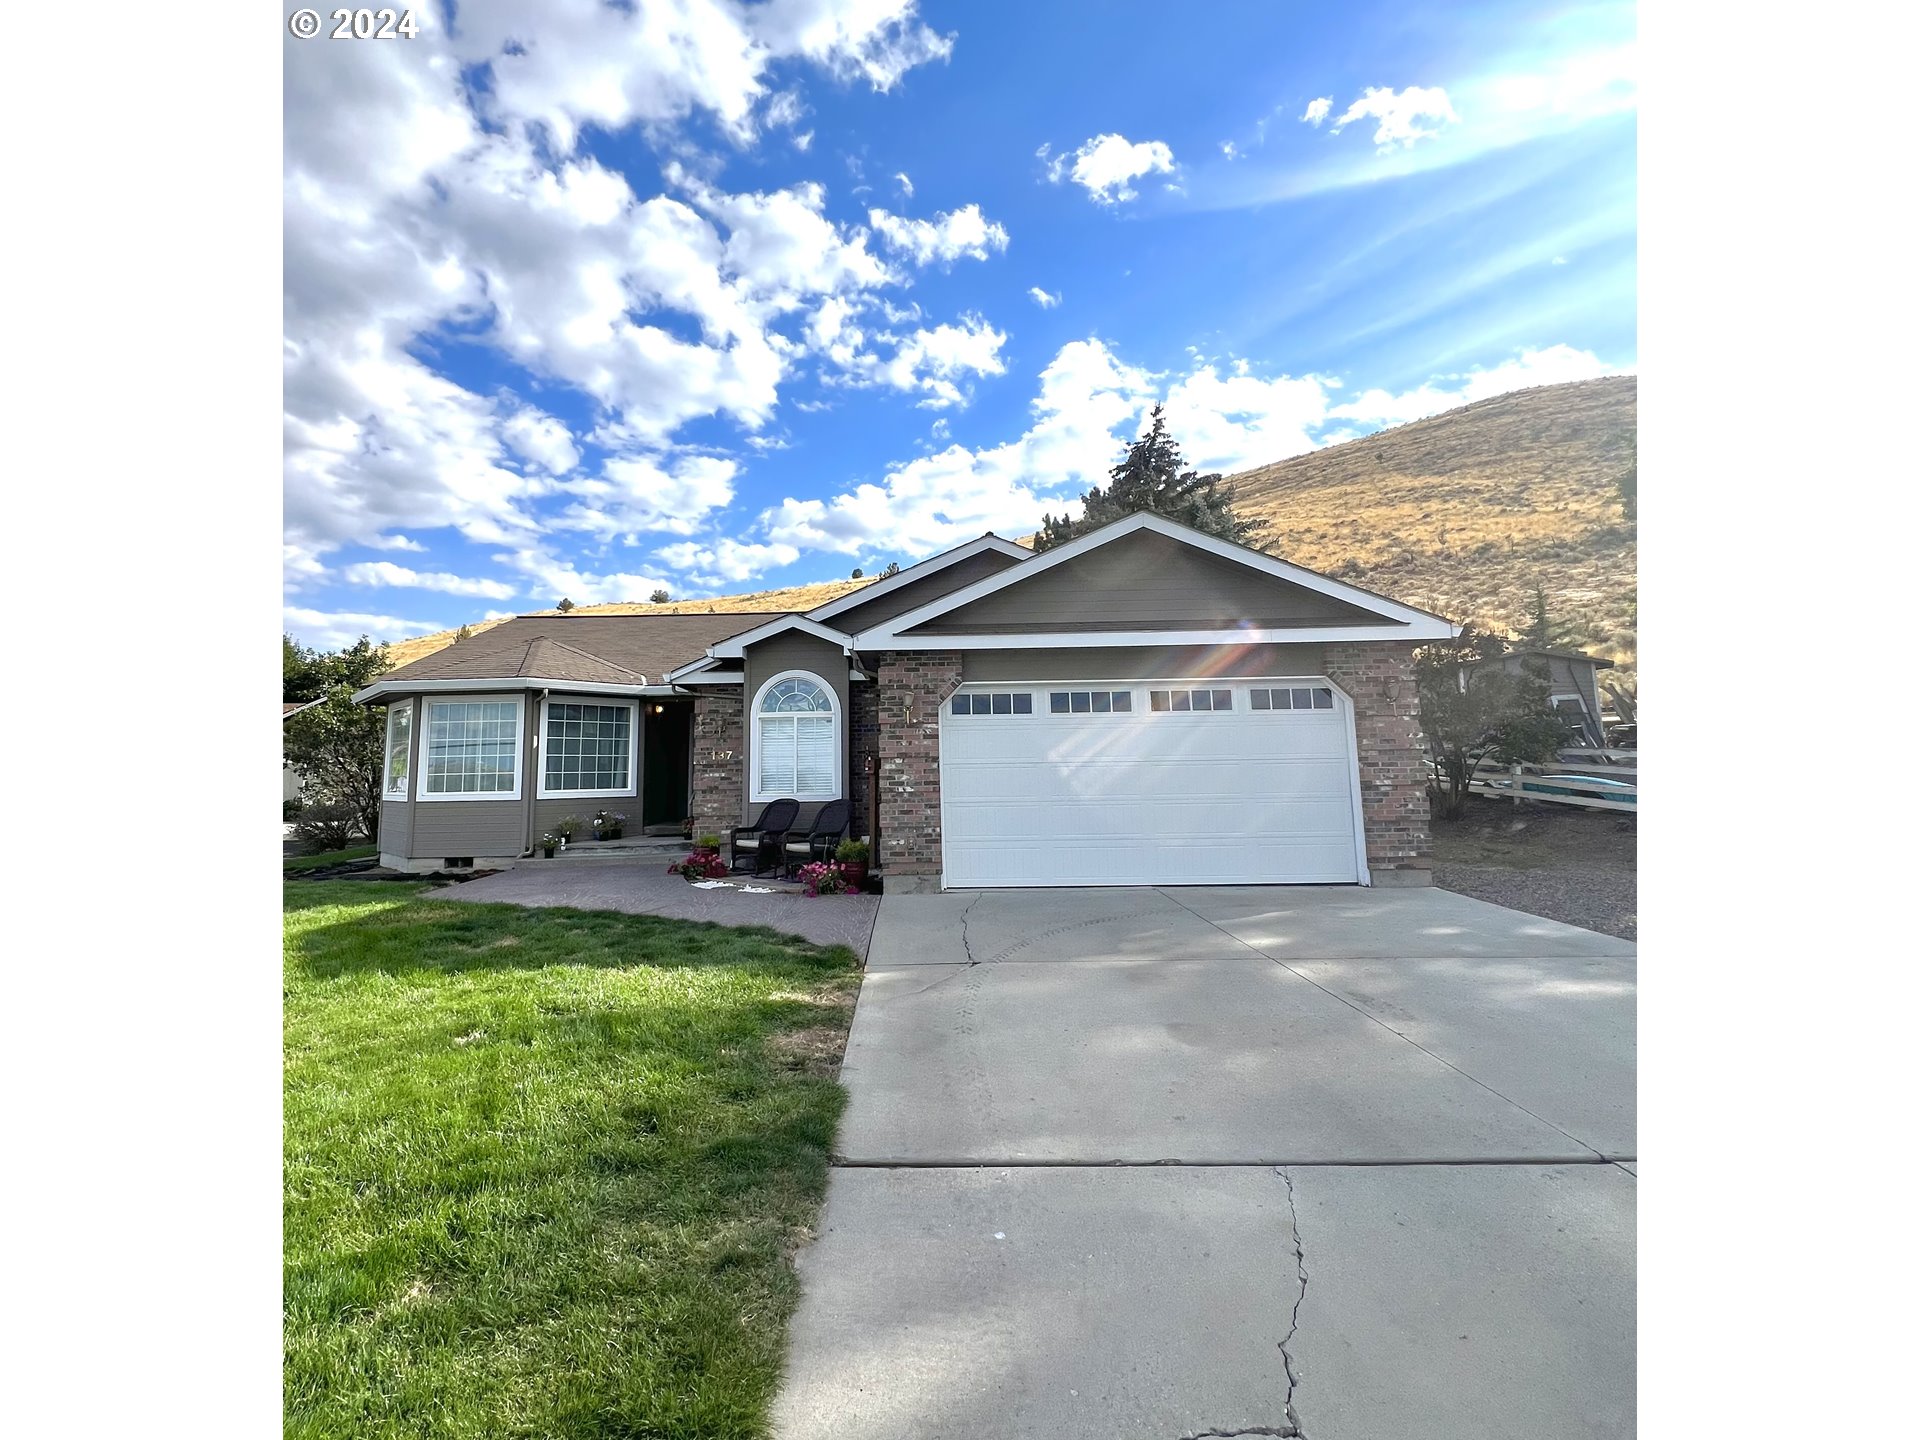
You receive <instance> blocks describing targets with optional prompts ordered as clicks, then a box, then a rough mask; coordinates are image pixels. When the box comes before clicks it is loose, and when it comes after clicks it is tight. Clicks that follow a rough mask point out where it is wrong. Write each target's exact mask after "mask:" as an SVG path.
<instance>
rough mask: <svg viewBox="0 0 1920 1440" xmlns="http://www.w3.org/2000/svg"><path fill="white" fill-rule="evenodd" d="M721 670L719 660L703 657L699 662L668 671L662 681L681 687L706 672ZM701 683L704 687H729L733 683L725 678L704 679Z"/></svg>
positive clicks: (691, 661)
mask: <svg viewBox="0 0 1920 1440" xmlns="http://www.w3.org/2000/svg"><path fill="white" fill-rule="evenodd" d="M719 668H720V662H719V661H718V660H715V659H714V658H713V657H712V656H711V655H702V656H701V657H700V658H699V659H698V660H689V661H688V662H687V663H686V664H684V665H680V666H677V667H675V668H674V669H672V670H669V671H667V673H666V674H664V675H662V676H661V677H660V679H661V682H662V683H663V684H667V685H679V684H683V683H684V682H686V681H688V680H691V679H694V678H695V677H696V676H702V675H704V673H705V672H706V671H709V670H717V669H719ZM700 683H701V684H703V685H727V684H731V683H732V682H731V681H729V680H727V679H725V678H718V679H713V680H707V679H702V680H701V681H700Z"/></svg>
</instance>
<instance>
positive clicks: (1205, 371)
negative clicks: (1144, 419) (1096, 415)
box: [1166, 364, 1329, 473]
mask: <svg viewBox="0 0 1920 1440" xmlns="http://www.w3.org/2000/svg"><path fill="white" fill-rule="evenodd" d="M1328 389H1329V382H1328V381H1327V380H1325V379H1322V378H1321V377H1319V376H1316V375H1304V376H1300V377H1297V378H1296V377H1294V376H1290V375H1282V376H1280V377H1279V378H1278V379H1275V380H1263V379H1259V378H1257V377H1255V376H1253V375H1250V374H1229V375H1224V376H1223V375H1221V374H1219V373H1218V372H1217V370H1216V369H1215V367H1214V366H1213V365H1211V364H1203V365H1201V366H1199V367H1198V368H1197V369H1196V370H1194V371H1193V372H1192V373H1191V374H1189V375H1187V376H1185V377H1183V378H1182V379H1180V380H1177V381H1175V382H1174V384H1173V385H1172V386H1170V387H1169V388H1168V390H1167V395H1166V405H1167V428H1168V429H1169V430H1171V431H1172V432H1173V434H1174V437H1175V438H1176V439H1177V440H1179V442H1180V450H1181V453H1182V454H1183V455H1184V456H1185V457H1186V459H1187V463H1188V464H1189V465H1192V466H1193V467H1195V468H1196V469H1200V470H1219V471H1222V472H1228V473H1230V472H1232V471H1235V470H1246V469H1249V468H1251V467H1253V466H1255V465H1265V464H1267V463H1269V462H1271V461H1273V460H1278V459H1280V458H1281V457H1283V456H1286V455H1298V454H1301V453H1303V452H1304V451H1307V450H1311V449H1313V448H1314V446H1315V444H1316V443H1318V442H1317V441H1316V439H1315V437H1314V432H1315V431H1316V430H1317V429H1318V428H1319V427H1320V426H1322V425H1324V424H1325V423H1326V420H1327V403H1328Z"/></svg>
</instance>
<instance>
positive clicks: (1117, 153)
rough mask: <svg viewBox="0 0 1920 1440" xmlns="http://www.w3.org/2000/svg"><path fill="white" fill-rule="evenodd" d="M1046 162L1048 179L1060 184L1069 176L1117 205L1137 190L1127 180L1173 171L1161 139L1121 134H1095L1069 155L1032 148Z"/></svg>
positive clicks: (1101, 200) (1104, 201) (1099, 199)
mask: <svg viewBox="0 0 1920 1440" xmlns="http://www.w3.org/2000/svg"><path fill="white" fill-rule="evenodd" d="M1035 153H1036V154H1037V155H1038V156H1039V158H1040V159H1041V160H1042V161H1045V162H1046V166H1047V179H1049V180H1051V181H1052V182H1053V183H1054V184H1056V185H1057V184H1059V183H1060V182H1061V181H1062V180H1064V179H1069V178H1070V179H1072V181H1073V182H1074V184H1076V185H1079V186H1080V187H1082V188H1083V189H1084V190H1085V191H1086V192H1087V193H1088V194H1089V195H1091V196H1092V197H1093V198H1094V199H1095V200H1096V201H1097V202H1099V203H1100V204H1102V205H1117V204H1119V203H1120V202H1122V201H1124V200H1132V199H1134V198H1135V197H1136V196H1137V195H1138V194H1139V192H1138V191H1137V190H1135V189H1134V188H1133V186H1132V184H1131V183H1130V182H1132V181H1134V180H1137V179H1139V178H1140V177H1141V176H1142V175H1152V174H1155V173H1164V174H1172V173H1173V151H1172V150H1171V149H1169V148H1168V147H1167V145H1166V144H1165V142H1163V141H1160V140H1143V141H1140V142H1138V143H1136V142H1134V141H1131V140H1129V139H1127V138H1126V137H1125V136H1124V135H1096V136H1095V137H1094V138H1093V139H1091V140H1089V141H1087V143H1086V144H1084V145H1082V146H1081V147H1080V148H1079V149H1078V150H1075V151H1074V152H1073V153H1072V154H1071V155H1058V156H1051V158H1049V157H1050V154H1051V148H1050V147H1049V146H1046V145H1042V146H1041V147H1040V149H1039V150H1038V151H1036V152H1035Z"/></svg>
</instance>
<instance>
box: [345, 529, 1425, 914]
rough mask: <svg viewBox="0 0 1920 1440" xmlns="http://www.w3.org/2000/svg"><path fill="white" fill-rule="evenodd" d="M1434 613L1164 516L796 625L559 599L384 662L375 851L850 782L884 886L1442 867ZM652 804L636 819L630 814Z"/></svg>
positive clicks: (458, 846) (377, 698)
mask: <svg viewBox="0 0 1920 1440" xmlns="http://www.w3.org/2000/svg"><path fill="white" fill-rule="evenodd" d="M1455 633H1457V628H1456V627H1455V626H1453V625H1452V624H1451V623H1450V622H1449V621H1447V620H1445V619H1443V618H1441V617H1440V616H1437V615H1433V614H1430V613H1428V612H1427V611H1424V610H1417V609H1414V608H1413V607H1411V606H1408V605H1402V604H1400V603H1398V602H1396V601H1393V600H1389V599H1386V598H1385V597H1383V596H1379V595H1375V594H1372V593H1370V592H1368V591H1365V590H1361V589H1359V588H1357V587H1355V586H1353V585H1349V584H1345V583H1343V582H1341V581H1338V580H1334V579H1332V578H1330V577H1328V576H1325V575H1321V574H1317V573H1315V572H1314V571H1311V570H1306V569H1303V568H1302V567H1300V566H1298V565H1293V564H1290V563H1288V562H1287V561H1285V560H1280V559H1276V558H1274V557H1273V556H1270V555H1264V554H1262V553H1260V552H1258V551H1255V550H1250V549H1247V548H1245V547H1244V546H1239V545H1234V544H1231V543H1228V542H1226V541H1222V540H1218V539H1215V538H1213V537H1212V536H1208V535H1203V534H1201V533H1200V532H1198V531H1195V530H1191V529H1188V528H1187V527H1185V526H1182V525H1178V524H1176V523H1174V522H1172V521H1169V520H1166V519H1163V518H1162V517H1160V516H1158V515H1152V514H1137V515H1131V516H1128V517H1126V518H1125V519H1122V520H1117V521H1115V522H1113V523H1112V524H1109V525H1106V526H1103V527H1101V528H1100V529H1098V530H1095V531H1092V532H1090V533H1089V534H1086V535H1083V536H1080V537H1079V538H1078V539H1075V540H1073V541H1072V542H1070V543H1068V544H1066V545H1062V546H1059V547H1056V548H1055V549H1052V550H1049V551H1047V552H1045V553H1044V554H1034V553H1033V552H1031V551H1029V550H1027V549H1025V548H1024V547H1022V546H1020V545H1016V544H1014V543H1013V542H1012V541H1009V540H1004V539H1002V538H1001V537H999V536H997V535H991V534H989V535H983V536H981V537H980V538H979V539H977V540H973V541H970V542H968V543H967V544H964V545H961V546H959V547H957V548H955V549H953V550H949V551H947V552H946V553H944V554H941V555H936V556H934V557H933V558H932V559H929V560H925V561H922V562H921V563H920V564H918V565H915V566H912V567H911V568H909V569H904V570H901V571H900V572H898V573H897V574H895V575H892V576H890V577H887V578H885V579H883V580H880V581H877V582H876V583H874V584H872V585H868V586H866V587H865V588H863V589H861V590H857V591H855V592H853V593H851V594H848V595H844V596H842V597H841V598H839V599H837V600H833V601H830V602H829V603H827V604H825V605H821V606H819V607H817V608H816V609H813V610H810V611H807V612H805V613H804V614H801V613H783V614H761V615H739V614H733V615H659V616H649V615H644V614H643V615H605V616H595V615H539V616H522V617H520V618H517V619H514V620H510V621H508V622H506V623H504V624H502V625H499V626H497V627H495V628H493V629H491V630H488V631H487V632H486V633H485V634H484V635H482V636H479V637H476V639H474V640H471V641H468V642H466V643H463V644H461V645H458V646H453V647H449V648H448V649H446V650H442V651H440V652H438V653H437V654H434V655H430V656H427V657H426V658H424V659H422V660H418V661H415V662H414V663H412V664H410V665H406V666H402V667H401V668H399V669H397V670H394V671H390V672H389V673H388V674H386V675H384V676H382V677H381V679H380V680H379V681H378V682H377V683H376V684H374V685H372V686H369V687H368V688H367V689H365V690H363V691H361V692H360V693H359V694H358V695H357V696H356V697H355V698H356V699H357V700H359V701H361V702H362V703H365V704H369V705H378V706H384V707H385V708H386V712H387V727H388V728H387V736H388V759H387V768H386V786H387V798H386V803H385V807H384V810H383V813H382V820H381V828H380V840H381V852H382V860H383V863H385V864H387V865H389V866H393V867H396V868H405V869H413V870H431V869H436V868H439V867H441V866H443V865H447V864H458V863H467V862H471V863H473V864H476V865H480V864H484V865H501V864H511V863H513V862H514V861H515V860H516V859H517V858H519V857H522V856H524V855H526V854H528V853H529V852H530V848H531V846H532V844H533V842H534V841H535V840H536V839H537V838H538V837H539V835H540V834H541V833H542V832H543V831H544V830H546V829H547V828H548V827H550V826H551V825H552V824H553V822H554V821H555V820H557V819H558V818H560V817H561V816H562V815H565V814H569V813H571V814H581V815H584V814H589V813H591V812H592V811H593V810H595V809H599V808H602V807H605V808H608V809H618V810H621V811H623V812H625V813H626V814H627V815H628V817H629V819H628V823H629V825H632V824H635V823H639V824H643V825H655V824H662V823H664V824H669V825H670V824H674V823H676V822H678V821H680V820H681V819H682V818H683V817H684V816H689V815H690V816H691V817H692V819H693V824H694V826H695V829H696V832H697V833H698V832H708V831H711V832H718V833H724V832H725V831H726V830H728V829H729V828H731V827H733V826H735V825H739V824H742V823H745V822H746V821H747V820H748V819H750V818H751V817H752V816H753V815H755V814H756V813H758V811H759V809H760V807H761V805H762V804H764V803H765V802H766V801H768V800H771V799H775V798H779V797H793V798H796V799H799V800H800V801H802V802H803V810H802V819H803V821H804V820H806V819H807V818H809V817H810V816H811V814H812V813H813V812H814V811H815V810H817V809H818V807H819V806H820V805H823V804H825V803H827V802H828V801H831V800H838V799H846V800H849V801H851V802H852V808H853V815H854V822H853V828H854V830H855V832H856V833H858V834H862V835H871V836H872V837H873V838H874V839H875V851H874V863H875V866H876V869H877V870H878V872H879V873H881V874H883V875H884V876H885V877H886V879H887V884H888V886H889V888H890V889H892V890H895V891H899V890H905V889H933V888H940V887H942V886H945V887H949V888H954V887H976V886H1030V885H1158V884H1165V885H1180V884H1211V885H1218V884H1266V883H1313V884H1343V883H1344V884H1356V883H1357V884H1363V885H1364V884H1376V885H1378V884H1425V883H1428V879H1429V874H1428V868H1429V864H1430V848H1429V842H1428V833H1427V796H1426V788H1425V780H1426V764H1425V755H1424V751H1423V742H1422V739H1421V735H1420V725H1419V702H1418V699H1417V697H1416V694H1415V688H1414V682H1413V674H1412V665H1411V655H1412V652H1413V650H1414V649H1415V647H1417V646H1418V645H1420V644H1422V643H1425V642H1428V641H1431V640H1435V639H1440V638H1445V637H1449V636H1451V635H1453V634H1455ZM636 810H637V811H638V814H637V815H636V814H635V813H634V812H635V811H636Z"/></svg>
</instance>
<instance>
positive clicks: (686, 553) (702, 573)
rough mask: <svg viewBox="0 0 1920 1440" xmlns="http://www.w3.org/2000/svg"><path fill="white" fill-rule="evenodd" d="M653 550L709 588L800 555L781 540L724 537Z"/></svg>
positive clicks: (744, 578)
mask: <svg viewBox="0 0 1920 1440" xmlns="http://www.w3.org/2000/svg"><path fill="white" fill-rule="evenodd" d="M653 553H654V554H655V555H657V556H659V557H660V559H662V560H664V561H666V563H667V564H669V565H671V566H672V567H673V568H674V569H675V570H682V571H686V572H688V573H687V578H688V579H689V580H691V581H692V582H693V583H694V584H696V585H703V586H707V587H710V588H718V587H720V586H722V585H738V584H741V583H742V582H744V581H747V580H752V579H754V578H755V577H756V576H760V575H764V574H766V572H767V571H769V570H777V569H779V568H780V567H781V566H782V565H791V564H792V563H793V562H794V561H795V560H798V559H799V558H800V551H799V549H798V548H797V547H795V546H793V545H788V544H785V543H783V542H778V541H776V542H774V543H771V544H752V543H745V542H742V541H739V540H732V539H729V538H727V537H726V536H720V537H718V538H716V539H713V540H710V541H704V542H701V541H692V540H688V541H683V542H681V543H680V544H678V545H664V546H662V547H661V548H660V549H658V550H656V551H654V552H653Z"/></svg>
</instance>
